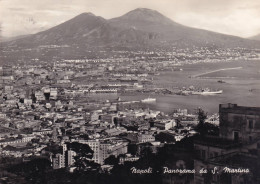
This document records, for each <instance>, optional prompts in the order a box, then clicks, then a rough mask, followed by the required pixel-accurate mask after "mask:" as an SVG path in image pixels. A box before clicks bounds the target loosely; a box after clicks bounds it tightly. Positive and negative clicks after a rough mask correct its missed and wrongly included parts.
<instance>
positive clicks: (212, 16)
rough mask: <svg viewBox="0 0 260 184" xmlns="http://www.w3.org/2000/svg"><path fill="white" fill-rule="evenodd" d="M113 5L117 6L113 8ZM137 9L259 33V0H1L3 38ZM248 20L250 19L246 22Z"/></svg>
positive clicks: (212, 27)
mask: <svg viewBox="0 0 260 184" xmlns="http://www.w3.org/2000/svg"><path fill="white" fill-rule="evenodd" d="M115 7H116V9H115ZM136 8H149V9H153V10H156V11H158V12H160V13H162V14H163V15H165V16H166V17H169V18H170V19H172V20H173V21H175V22H178V23H180V24H183V25H186V26H190V27H195V28H200V29H206V30H210V31H214V32H219V33H224V34H229V35H235V36H240V37H251V36H254V35H256V34H259V33H260V22H259V21H258V18H259V17H260V13H259V12H260V2H257V1H255V0H249V1H246V2H245V1H241V0H229V1H222V0H221V1H210V2H208V1H206V0H195V1H190V0H184V1H181V2H179V1H169V0H165V1H164V2H163V3H162V2H159V1H157V0H150V1H146V0H145V1H142V2H138V1H129V0H125V1H124V2H122V1H118V0H109V1H103V0H99V1H92V0H88V1H82V0H76V1H74V4H71V2H69V1H68V0H65V1H60V0H58V1H55V2H53V1H50V0H45V1H44V2H33V3H32V2H30V1H29V0H22V1H21V0H19V1H18V0H9V1H7V0H1V1H0V12H1V13H0V14H1V16H0V17H1V18H0V22H1V27H2V34H1V35H2V36H3V37H12V36H18V35H26V34H34V33H37V32H39V31H43V30H46V29H48V28H51V27H53V26H55V25H58V24H60V23H62V22H65V21H67V20H69V19H71V18H73V17H75V16H77V15H78V14H81V13H83V12H92V13H93V14H95V15H97V16H101V17H104V18H106V19H110V18H114V17H119V16H121V15H123V14H125V13H127V12H129V11H131V10H133V9H136ZM249 20H250V21H249Z"/></svg>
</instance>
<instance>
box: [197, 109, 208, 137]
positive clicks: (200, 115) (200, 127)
mask: <svg viewBox="0 0 260 184" xmlns="http://www.w3.org/2000/svg"><path fill="white" fill-rule="evenodd" d="M197 115H198V121H199V123H198V125H197V127H196V130H197V131H198V132H199V133H200V135H201V136H204V135H205V134H206V133H207V128H206V126H205V121H206V119H207V113H206V112H205V111H204V110H202V109H200V108H199V109H198V111H197Z"/></svg>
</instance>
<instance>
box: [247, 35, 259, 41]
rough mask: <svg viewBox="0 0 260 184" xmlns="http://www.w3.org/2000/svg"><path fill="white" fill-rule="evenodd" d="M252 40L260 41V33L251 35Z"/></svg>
mask: <svg viewBox="0 0 260 184" xmlns="http://www.w3.org/2000/svg"><path fill="white" fill-rule="evenodd" d="M249 39H251V40H259V41H260V34H258V35H255V36H252V37H250V38H249Z"/></svg>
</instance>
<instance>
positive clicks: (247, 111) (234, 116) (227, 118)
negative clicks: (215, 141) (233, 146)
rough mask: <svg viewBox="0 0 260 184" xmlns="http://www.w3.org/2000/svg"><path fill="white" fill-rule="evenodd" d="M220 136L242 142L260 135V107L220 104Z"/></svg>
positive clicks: (249, 140)
mask: <svg viewBox="0 0 260 184" xmlns="http://www.w3.org/2000/svg"><path fill="white" fill-rule="evenodd" d="M219 116H220V118H219V121H220V122H219V128H220V137H221V138H223V139H228V140H234V141H238V142H242V143H250V142H253V141H255V140H257V139H259V137H260V107H243V106H238V105H237V104H220V105H219Z"/></svg>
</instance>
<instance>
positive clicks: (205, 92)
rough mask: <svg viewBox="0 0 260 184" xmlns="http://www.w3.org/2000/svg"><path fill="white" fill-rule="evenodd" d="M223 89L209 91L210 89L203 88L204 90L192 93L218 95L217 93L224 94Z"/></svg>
mask: <svg viewBox="0 0 260 184" xmlns="http://www.w3.org/2000/svg"><path fill="white" fill-rule="evenodd" d="M222 93H223V90H218V91H209V90H202V91H193V92H192V93H191V94H193V95H216V94H222Z"/></svg>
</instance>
